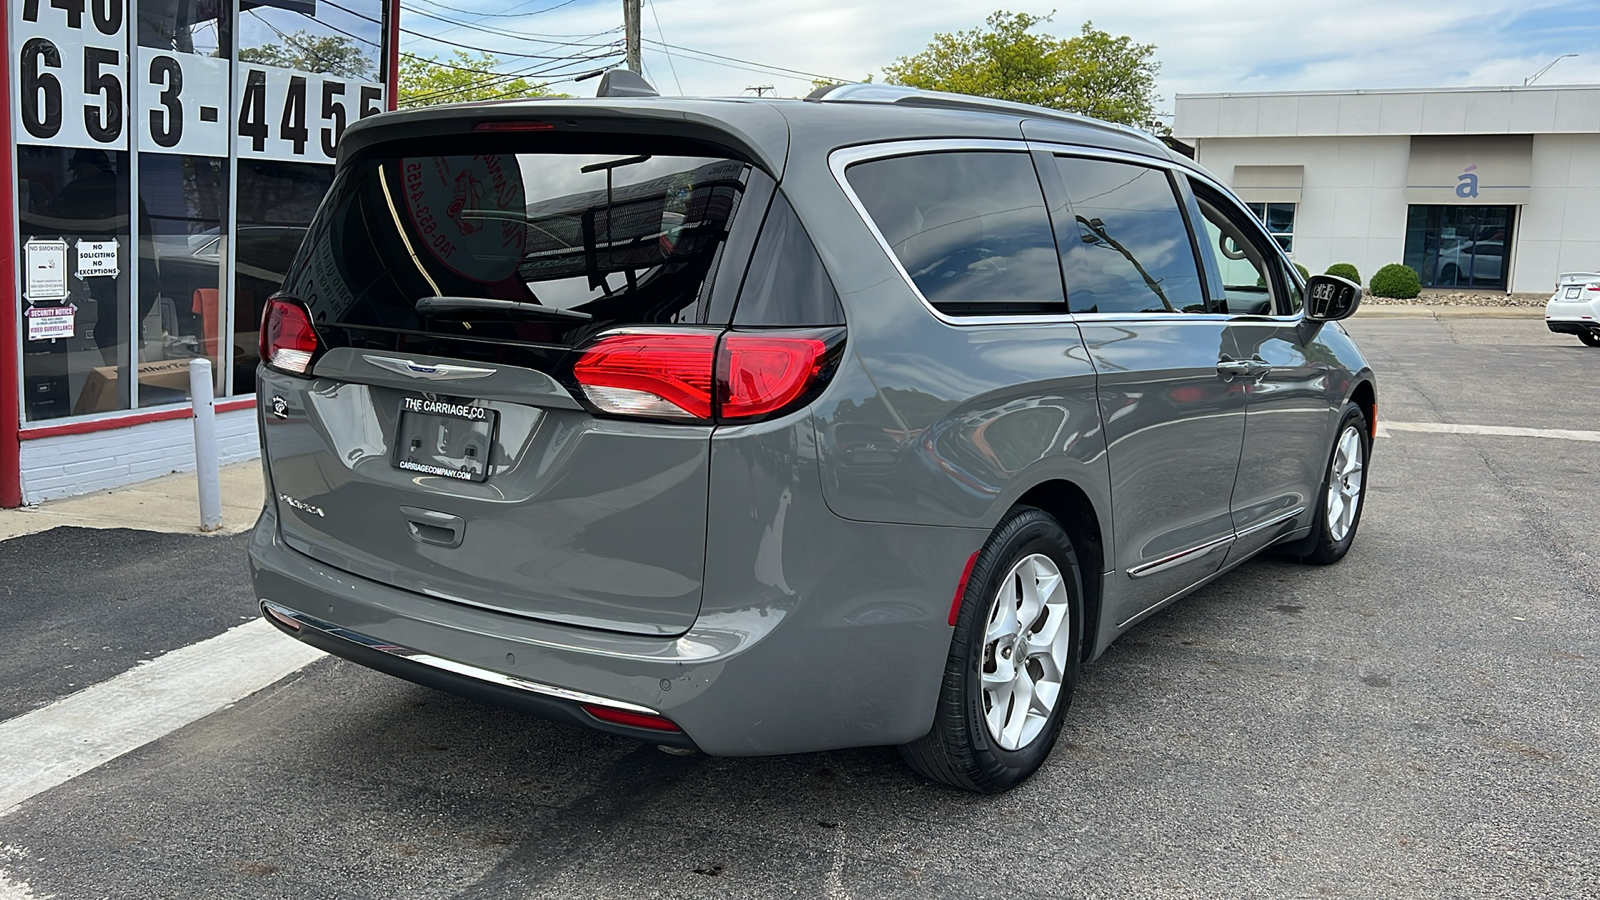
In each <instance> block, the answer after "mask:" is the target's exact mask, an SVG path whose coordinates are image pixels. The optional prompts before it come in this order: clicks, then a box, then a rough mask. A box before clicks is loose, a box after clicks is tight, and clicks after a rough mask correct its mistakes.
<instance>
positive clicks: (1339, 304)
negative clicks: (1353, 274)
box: [1306, 275, 1361, 322]
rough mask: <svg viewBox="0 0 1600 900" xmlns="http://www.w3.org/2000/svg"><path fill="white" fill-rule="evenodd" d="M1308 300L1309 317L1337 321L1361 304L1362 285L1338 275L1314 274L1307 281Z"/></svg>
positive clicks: (1307, 313)
mask: <svg viewBox="0 0 1600 900" xmlns="http://www.w3.org/2000/svg"><path fill="white" fill-rule="evenodd" d="M1306 301H1307V302H1306V318H1307V319H1310V320H1312V321H1314V322H1337V321H1339V320H1340V319H1347V318H1349V317H1350V316H1351V314H1352V313H1354V312H1355V311H1356V307H1358V306H1360V305H1361V285H1359V284H1356V283H1355V282H1354V281H1351V280H1350V279H1348V278H1340V277H1339V276H1338V275H1313V276H1311V278H1310V280H1308V281H1307V282H1306Z"/></svg>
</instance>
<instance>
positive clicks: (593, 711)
mask: <svg viewBox="0 0 1600 900" xmlns="http://www.w3.org/2000/svg"><path fill="white" fill-rule="evenodd" d="M583 711H584V712H586V713H588V714H589V715H591V716H594V717H595V718H596V719H599V720H600V721H602V722H610V723H611V724H613V725H627V726H629V727H631V728H649V729H651V730H652V731H682V730H683V729H681V728H679V727H678V726H676V725H674V724H672V723H671V722H669V721H667V720H666V719H663V718H662V717H660V716H647V715H645V714H644V713H636V712H628V711H627V710H621V709H612V708H611V707H609V706H596V705H594V704H592V703H585V704H583Z"/></svg>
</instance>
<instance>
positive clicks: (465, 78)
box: [400, 50, 560, 106]
mask: <svg viewBox="0 0 1600 900" xmlns="http://www.w3.org/2000/svg"><path fill="white" fill-rule="evenodd" d="M498 65H500V59H499V58H498V57H496V56H495V55H494V54H492V53H480V54H478V55H477V56H471V55H469V54H468V53H467V52H466V51H465V50H457V51H455V55H454V56H453V57H452V58H451V59H449V60H447V61H440V60H439V59H438V58H437V57H434V58H431V59H424V58H423V57H420V56H404V57H401V59H400V105H401V106H434V105H437V104H440V103H466V102H469V101H472V100H509V99H513V98H518V97H551V96H560V95H555V94H551V93H550V91H549V90H547V89H546V88H545V86H544V85H543V84H535V83H532V82H529V81H528V80H527V79H526V78H521V77H515V78H513V77H511V76H508V75H499V74H496V73H494V72H493V71H492V70H493V69H494V67H495V66H498Z"/></svg>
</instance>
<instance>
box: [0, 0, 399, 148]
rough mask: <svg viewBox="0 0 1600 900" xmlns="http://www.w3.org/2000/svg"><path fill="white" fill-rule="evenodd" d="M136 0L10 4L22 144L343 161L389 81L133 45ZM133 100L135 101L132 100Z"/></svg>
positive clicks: (16, 129) (380, 104)
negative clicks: (358, 125)
mask: <svg viewBox="0 0 1600 900" xmlns="http://www.w3.org/2000/svg"><path fill="white" fill-rule="evenodd" d="M151 2H153V0H151ZM129 4H130V0H8V2H7V3H6V6H7V7H8V10H9V15H10V17H11V23H10V27H11V32H10V33H11V35H12V38H11V47H10V50H11V52H12V58H11V64H12V70H13V72H14V73H15V75H14V78H13V81H14V82H15V84H16V89H15V94H14V96H13V98H12V99H13V102H12V110H13V113H12V130H13V133H14V134H15V135H16V140H17V141H18V142H19V143H24V144H46V145H49V146H55V147H98V148H101V149H105V150H127V149H129V147H128V132H129V131H130V130H136V131H137V132H138V134H137V140H136V141H135V144H136V146H137V149H138V150H139V151H140V152H143V153H173V154H183V155H192V156H227V155H228V151H229V147H230V145H231V146H232V148H233V149H234V152H235V153H236V154H237V155H239V156H242V157H249V158H256V159H278V160H286V161H295V162H321V163H331V162H333V161H334V158H335V153H336V150H337V147H338V143H339V139H340V138H341V137H343V136H344V130H345V128H346V127H347V126H349V124H350V123H352V122H355V121H357V120H358V119H364V118H366V117H368V116H374V115H377V114H378V113H379V112H382V111H383V108H384V89H383V86H382V85H381V84H378V83H376V82H371V81H364V80H361V79H357V78H346V77H343V76H341V75H336V74H328V73H316V72H300V71H296V70H293V69H284V68H278V67H275V66H264V65H257V64H252V63H230V62H229V61H228V60H226V59H218V58H216V57H212V56H202V55H199V54H195V53H181V52H177V51H172V50H163V49H157V48H152V47H136V48H134V51H133V53H132V54H130V53H129V49H128V44H129V42H128V20H129V17H130V5H129ZM130 100H131V101H132V102H131V103H130Z"/></svg>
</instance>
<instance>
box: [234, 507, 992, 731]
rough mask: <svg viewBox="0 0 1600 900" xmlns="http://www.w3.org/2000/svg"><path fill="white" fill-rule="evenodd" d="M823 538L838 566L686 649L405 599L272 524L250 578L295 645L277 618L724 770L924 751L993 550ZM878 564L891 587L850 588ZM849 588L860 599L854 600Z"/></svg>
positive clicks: (446, 685)
mask: <svg viewBox="0 0 1600 900" xmlns="http://www.w3.org/2000/svg"><path fill="white" fill-rule="evenodd" d="M796 505H798V504H796ZM791 512H792V510H791ZM806 531H807V532H811V533H810V534H809V535H807V537H808V539H809V540H810V541H811V542H813V543H815V544H816V545H817V546H816V548H815V549H816V550H820V551H824V552H825V553H826V554H827V555H828V556H831V557H832V558H831V559H829V560H828V563H827V565H826V566H824V565H810V563H811V562H812V560H811V559H804V560H802V559H794V560H793V562H794V563H796V564H797V565H796V566H795V568H794V569H793V570H791V571H792V572H793V574H792V575H791V576H790V581H791V583H790V584H789V585H788V587H789V588H790V589H791V590H790V592H789V593H788V594H786V595H783V596H773V595H772V593H771V592H770V591H768V592H766V595H765V596H763V595H762V594H760V593H753V592H752V593H749V594H744V595H743V596H742V597H737V596H735V597H730V596H728V595H726V594H723V595H721V602H715V601H714V600H713V598H709V597H708V603H707V605H706V606H705V607H703V608H702V610H701V615H700V617H699V618H698V619H697V620H696V622H695V625H694V626H693V627H692V628H691V629H690V630H689V631H688V632H687V633H685V634H683V635H681V636H678V637H655V636H642V635H627V634H619V633H613V632H605V631H599V630H593V629H585V628H578V627H572V626H565V625H557V624H552V623H547V622H539V621H536V620H532V619H527V618H522V617H516V616H508V615H504V614H500V613H495V612H492V611H488V610H483V609H477V608H472V607H467V606H463V605H461V604H455V603H450V602H447V601H442V600H437V599H434V598H431V597H428V596H425V595H422V594H417V593H413V592H410V591H404V590H400V589H397V588H393V587H389V586H387V585H384V584H381V583H379V582H375V581H370V580H367V579H364V578H361V577H359V576H356V575H352V574H350V573H348V572H344V571H342V570H340V569H337V568H334V567H331V566H328V565H326V564H323V563H321V562H318V561H317V560H315V559H312V558H310V557H308V556H305V555H303V554H301V553H299V552H297V551H295V550H293V549H291V548H289V547H287V546H285V545H284V544H283V542H282V540H281V539H280V538H279V536H278V529H277V522H276V520H275V517H274V516H273V514H272V513H271V512H270V511H269V512H266V513H264V514H263V516H262V518H261V520H260V521H259V522H258V523H257V525H256V529H255V531H254V532H253V534H252V535H251V545H250V564H251V575H252V580H253V583H254V586H255V590H256V596H257V598H258V599H259V600H260V601H261V602H262V603H263V604H271V605H274V606H276V607H278V608H279V609H280V610H287V611H290V612H291V613H292V614H293V615H291V618H294V619H295V620H296V621H297V622H298V624H300V626H301V627H300V628H299V629H298V630H290V629H289V628H288V627H287V626H286V625H285V624H284V623H283V622H282V621H279V620H278V619H277V617H274V616H271V615H269V616H267V618H268V619H269V621H273V622H274V624H276V625H277V626H278V627H279V628H280V630H283V631H284V632H285V633H286V634H289V635H291V636H293V637H295V638H297V639H299V640H301V641H304V642H306V643H309V644H312V645H313V646H317V647H319V648H321V649H323V650H326V651H328V652H330V653H333V654H335V655H338V656H341V657H344V658H346V659H349V660H351V661H353V662H356V663H359V664H361V665H364V666H368V667H370V668H373V669H377V670H379V671H382V672H387V673H389V674H392V675H396V676H399V677H401V678H406V679H408V680H410V681H413V682H416V683H418V684H423V685H427V686H429V687H433V688H436V689H440V690H444V691H449V692H451V693H456V694H460V695H464V696H468V697H472V698H474V699H477V700H480V701H484V702H488V703H492V704H496V705H500V706H506V707H511V708H515V709H519V710H522V711H524V712H527V713H529V714H532V715H536V716H540V717H543V718H548V719H552V720H555V721H560V722H566V723H570V724H576V725H581V726H583V727H587V728H591V729H596V730H600V731H604V732H608V733H611V734H616V735H621V736H625V737H630V738H634V739H637V740H641V741H646V742H649V743H655V744H665V745H669V746H678V747H686V748H694V749H699V750H701V751H703V752H706V753H709V754H713V755H723V756H753V755H768V754H781V753H798V752H809V751H815V750H828V749H837V748H841V747H852V746H870V745H881V744H899V743H904V742H907V741H911V740H914V739H916V738H918V737H920V736H921V735H923V734H925V733H926V732H927V730H928V728H929V727H930V726H931V724H932V721H933V710H934V706H935V704H936V702H937V698H938V694H939V683H940V678H941V676H942V673H943V668H944V660H945V656H946V655H947V653H948V651H949V646H950V632H951V629H950V627H949V626H948V624H947V623H946V621H945V619H946V616H947V615H948V611H949V602H950V600H949V592H950V590H951V589H953V586H954V585H955V583H956V581H957V580H958V578H959V576H960V571H959V570H960V566H961V565H962V564H964V562H965V559H966V557H967V556H968V555H970V554H971V552H972V550H973V549H975V548H976V546H977V545H978V544H979V543H981V541H982V535H981V534H974V533H969V531H968V530H967V529H954V528H922V527H915V526H893V525H887V526H886V525H865V524H861V523H853V522H847V521H845V520H840V519H834V522H833V523H830V524H829V526H828V527H827V531H828V532H829V535H828V539H827V540H821V539H820V538H819V537H818V536H817V535H816V534H815V530H814V529H806ZM908 548H911V549H910V550H908ZM795 549H796V550H798V549H800V548H798V547H797V548H795ZM791 555H793V551H791ZM804 555H805V556H808V557H809V556H810V555H811V554H810V553H809V552H808V553H805V554H804ZM861 558H866V559H870V560H871V561H872V563H873V564H874V565H875V567H876V568H877V570H878V571H879V572H880V573H881V574H882V576H883V579H884V580H882V581H877V582H876V583H873V582H863V580H862V579H861V578H859V577H840V576H843V575H851V573H852V567H853V566H855V565H859V559H861ZM818 562H819V563H820V562H821V560H818ZM835 567H837V571H833V572H830V571H829V570H830V569H834V568H835ZM785 568H786V569H787V568H788V566H785ZM946 569H949V571H945V570H946ZM813 573H815V575H816V576H817V577H816V578H815V579H812V578H811V577H809V576H811V575H812V574H813ZM710 580H711V581H712V583H717V582H723V583H727V582H729V581H737V579H730V578H728V577H727V576H722V577H718V578H714V579H710ZM847 584H848V585H852V586H853V588H852V589H853V591H854V594H853V595H851V596H839V595H838V594H839V589H840V586H841V585H847ZM796 589H799V590H796ZM741 594H743V592H742V591H741ZM397 651H398V652H397ZM441 661H442V662H444V663H445V665H444V666H443V667H441V666H440V665H439V662H441ZM586 702H595V703H597V704H599V705H603V706H607V707H610V708H613V709H621V710H625V711H626V710H629V709H642V710H644V711H647V712H655V713H658V714H659V715H661V716H663V717H665V718H666V719H668V720H669V721H671V722H672V723H674V724H676V725H677V726H678V727H679V728H680V729H681V732H677V733H674V732H668V731H658V730H655V729H645V728H638V727H631V726H627V725H616V724H613V723H610V722H604V721H601V720H599V719H596V718H595V717H594V716H592V715H590V714H589V713H588V712H586V711H585V710H584V709H583V705H584V703H586Z"/></svg>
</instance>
